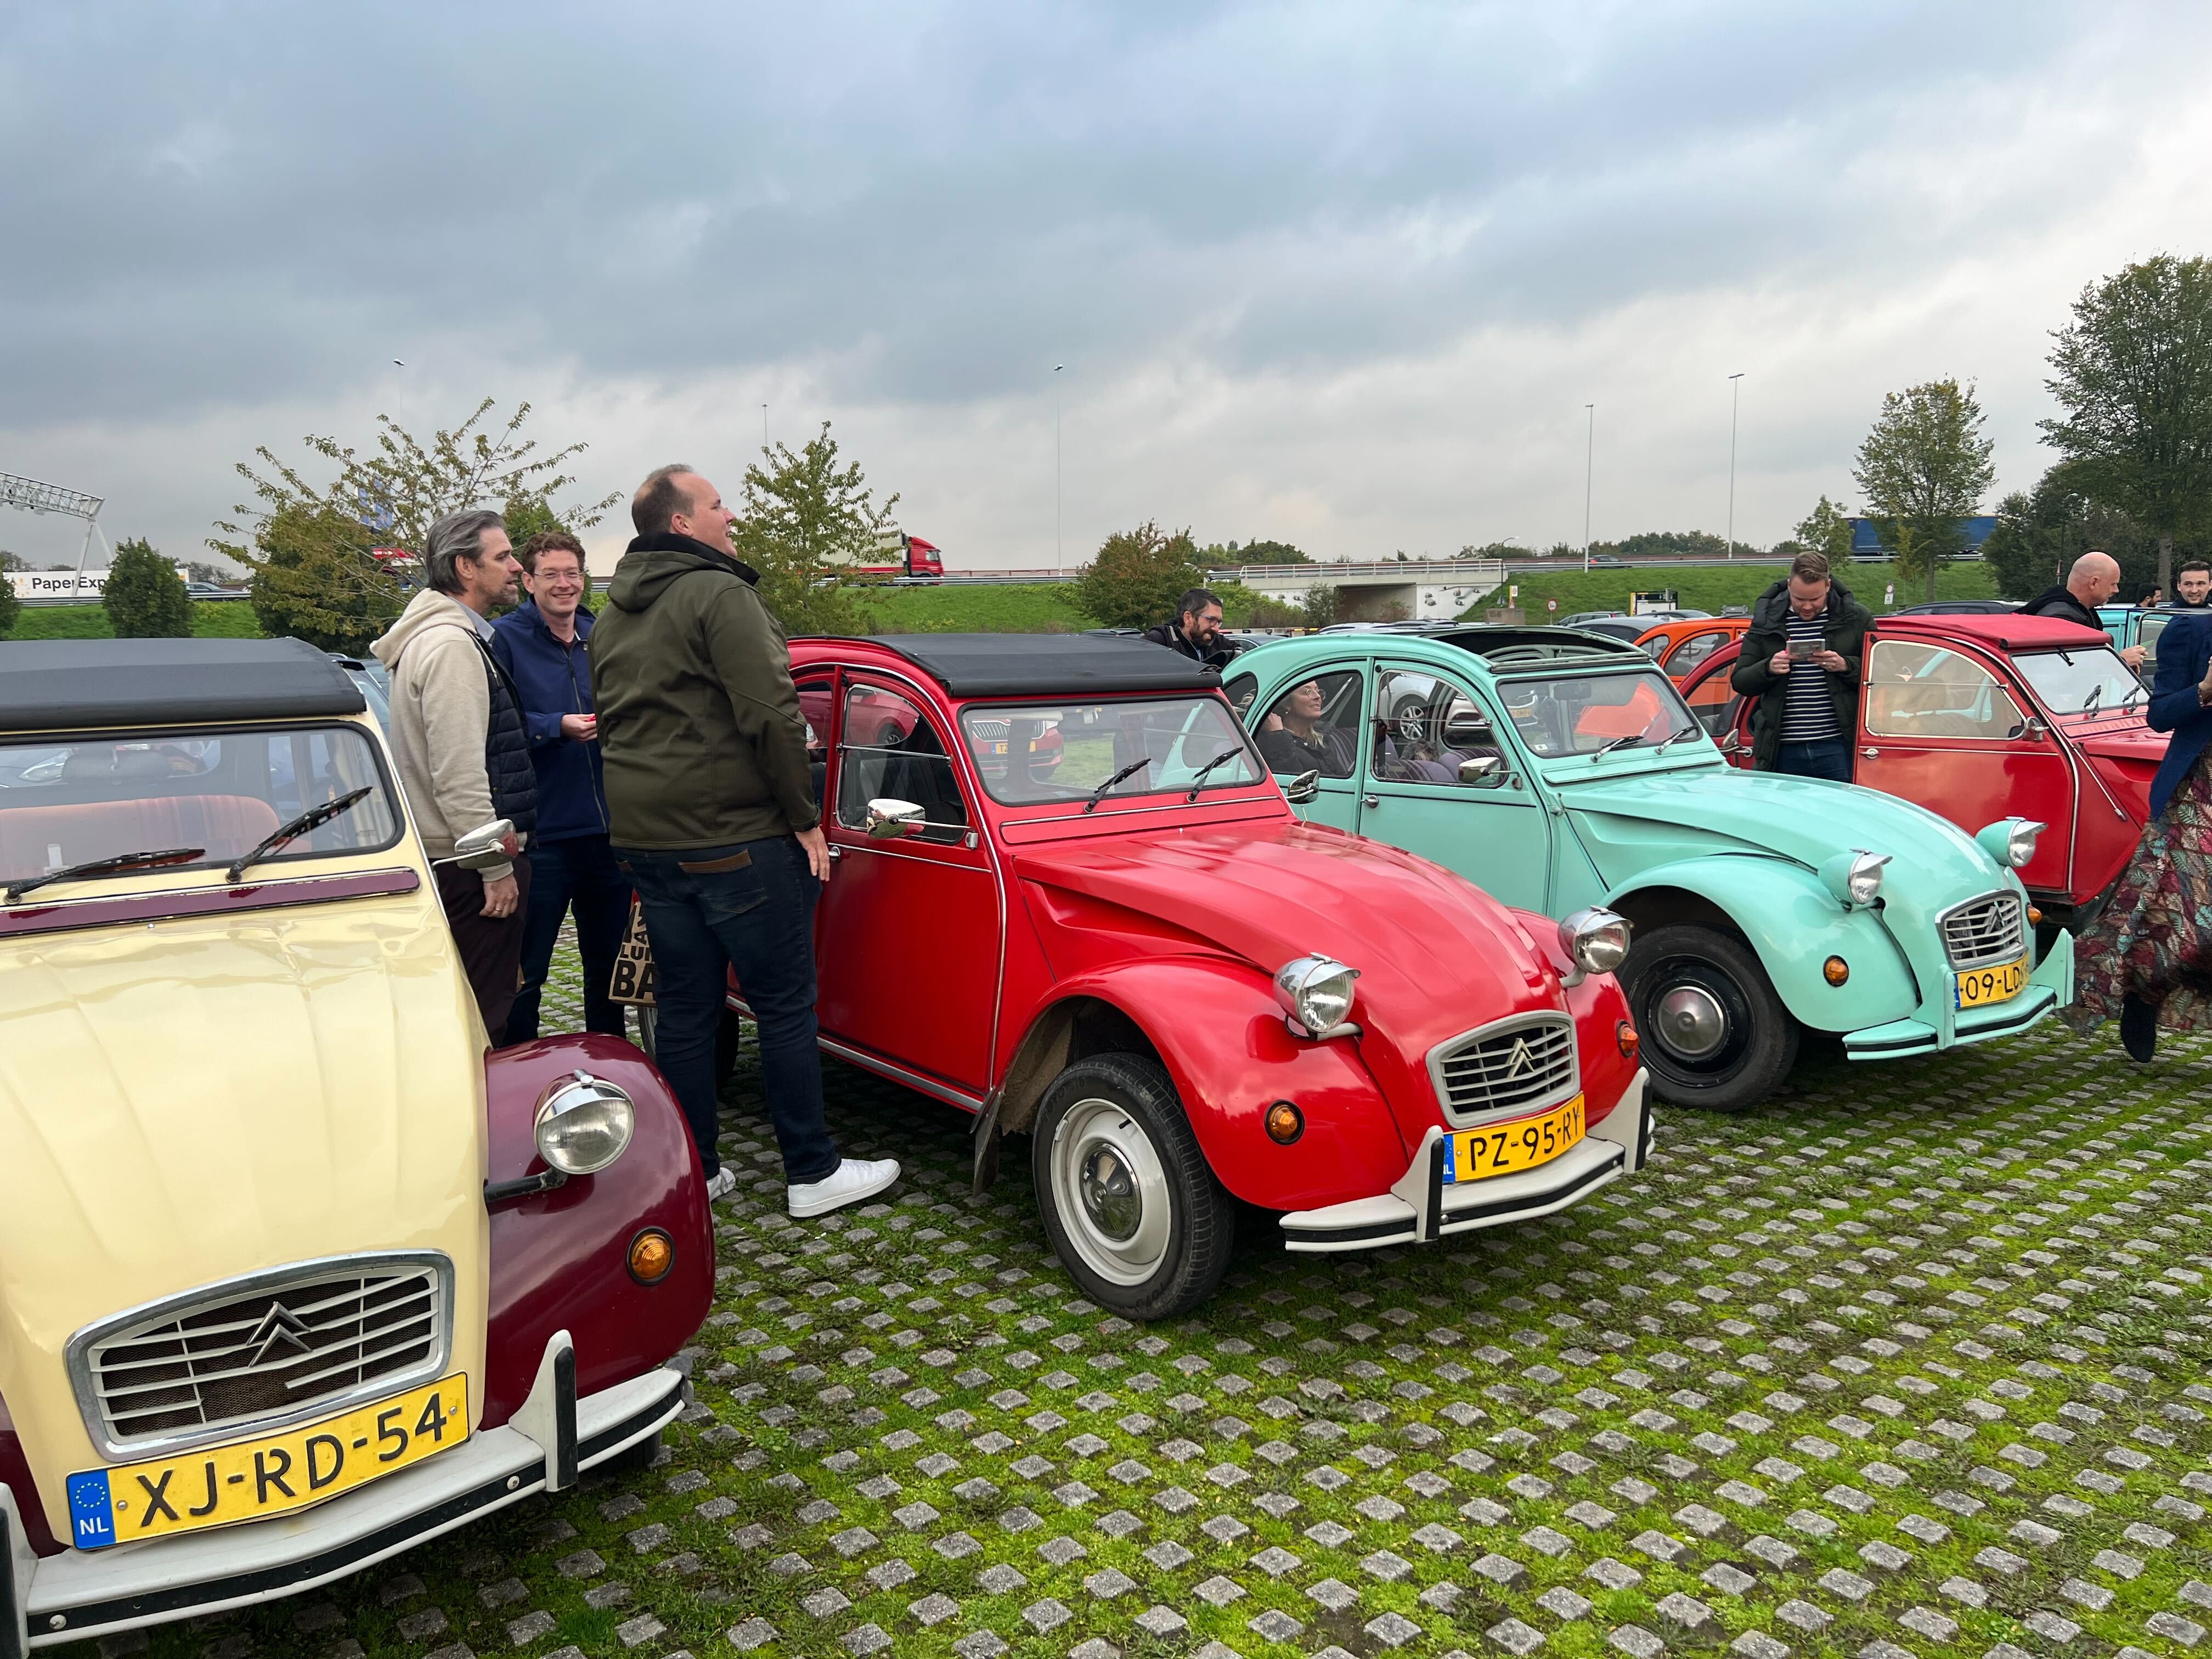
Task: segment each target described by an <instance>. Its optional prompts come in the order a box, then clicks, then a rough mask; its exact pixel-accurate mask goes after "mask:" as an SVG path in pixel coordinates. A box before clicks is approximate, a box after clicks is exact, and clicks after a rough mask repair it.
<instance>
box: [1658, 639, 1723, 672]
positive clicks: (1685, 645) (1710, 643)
mask: <svg viewBox="0 0 2212 1659" xmlns="http://www.w3.org/2000/svg"><path fill="white" fill-rule="evenodd" d="M1727 638H1728V635H1725V634H1722V633H1718V632H1711V631H1709V632H1706V633H1703V634H1692V635H1690V637H1689V638H1688V639H1686V640H1684V641H1682V648H1681V649H1680V650H1679V651H1677V652H1676V653H1674V655H1673V656H1671V657H1669V658H1668V659H1667V671H1668V673H1669V674H1672V675H1674V677H1675V678H1678V679H1679V678H1681V676H1683V675H1685V674H1686V673H1688V672H1689V671H1691V670H1692V668H1695V667H1696V666H1697V665H1699V663H1701V662H1703V661H1704V660H1705V659H1706V658H1708V657H1710V656H1711V655H1712V654H1713V653H1714V652H1716V651H1717V650H1719V649H1720V647H1721V643H1722V641H1724V640H1726V639H1727Z"/></svg>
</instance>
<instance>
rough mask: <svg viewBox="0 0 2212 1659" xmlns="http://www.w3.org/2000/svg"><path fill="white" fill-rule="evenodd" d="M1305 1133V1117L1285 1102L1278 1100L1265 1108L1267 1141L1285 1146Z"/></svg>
mask: <svg viewBox="0 0 2212 1659" xmlns="http://www.w3.org/2000/svg"><path fill="white" fill-rule="evenodd" d="M1305 1132H1306V1117H1305V1114H1304V1112H1301V1111H1300V1110H1299V1109H1297V1107H1295V1106H1293V1105H1291V1103H1290V1102H1289V1101H1287V1100H1279V1101H1277V1102H1276V1103H1274V1104H1273V1105H1272V1106H1270V1107H1269V1108H1267V1139H1270V1140H1272V1141H1273V1142H1274V1143H1275V1144H1276V1145H1277V1146H1289V1145H1290V1144H1291V1142H1292V1141H1294V1140H1296V1139H1297V1138H1298V1137H1299V1136H1300V1135H1302V1134H1304V1133H1305Z"/></svg>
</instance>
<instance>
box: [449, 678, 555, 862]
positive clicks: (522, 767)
mask: <svg viewBox="0 0 2212 1659" xmlns="http://www.w3.org/2000/svg"><path fill="white" fill-rule="evenodd" d="M477 650H478V651H479V652H481V653H483V660H484V677H485V678H486V679H487V680H488V681H489V684H490V686H491V720H490V721H489V724H488V725H487V726H486V727H485V729H484V776H485V778H486V779H487V780H488V781H489V782H490V784H491V810H492V811H493V812H494V813H495V814H496V815H497V816H498V817H503V818H508V819H511V820H513V824H514V827H515V828H516V829H519V830H520V831H521V832H522V833H523V834H525V835H527V834H529V833H530V831H532V829H536V828H537V827H538V771H537V769H536V768H535V767H533V766H532V765H531V763H530V734H529V732H526V731H525V730H524V729H523V725H522V698H521V696H520V694H519V693H518V692H517V691H516V690H515V689H514V682H513V680H511V679H509V678H507V671H506V670H505V669H503V668H501V666H500V665H499V659H498V658H496V657H495V656H493V655H492V653H491V652H490V650H489V648H487V647H486V646H485V645H484V642H483V640H482V639H478V640H477ZM463 827H464V828H466V827H468V826H463Z"/></svg>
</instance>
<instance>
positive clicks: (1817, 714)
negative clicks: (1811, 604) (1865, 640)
mask: <svg viewBox="0 0 2212 1659" xmlns="http://www.w3.org/2000/svg"><path fill="white" fill-rule="evenodd" d="M1783 621H1784V625H1785V626H1786V627H1787V629H1789V636H1790V640H1791V641H1793V642H1794V641H1798V640H1806V641H1811V644H1812V647H1813V649H1814V650H1815V651H1825V650H1826V649H1827V648H1828V641H1827V637H1826V630H1827V625H1828V612H1827V610H1826V607H1825V606H1823V607H1822V609H1821V611H1820V615H1819V616H1817V617H1801V616H1799V615H1798V614H1797V612H1796V610H1795V609H1792V610H1791V611H1789V613H1788V614H1787V615H1786V616H1784V618H1783ZM1802 648H1803V647H1800V649H1802ZM1843 735H1844V732H1843V728H1842V727H1841V726H1838V725H1837V724H1836V701H1835V697H1834V695H1833V694H1832V692H1831V691H1830V690H1829V689H1828V671H1827V670H1826V669H1825V668H1823V667H1821V666H1820V664H1818V663H1816V662H1814V660H1812V659H1811V658H1809V657H1807V658H1801V659H1798V660H1797V661H1796V662H1793V663H1791V664H1790V692H1789V701H1788V702H1785V703H1784V704H1783V706H1782V741H1783V742H1784V743H1822V742H1826V741H1827V740H1829V739H1831V738H1840V737H1842V736H1843Z"/></svg>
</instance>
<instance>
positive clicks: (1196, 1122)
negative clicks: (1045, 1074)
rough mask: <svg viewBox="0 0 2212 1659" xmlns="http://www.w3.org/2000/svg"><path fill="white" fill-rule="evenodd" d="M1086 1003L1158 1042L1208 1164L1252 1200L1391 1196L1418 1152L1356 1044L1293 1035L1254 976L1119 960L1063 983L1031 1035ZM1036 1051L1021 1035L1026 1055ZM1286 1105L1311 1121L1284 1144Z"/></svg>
mask: <svg viewBox="0 0 2212 1659" xmlns="http://www.w3.org/2000/svg"><path fill="white" fill-rule="evenodd" d="M1086 998H1087V999H1095V1000H1097V1001H1100V1002H1103V1003H1106V1004H1108V1005H1109V1006H1112V1007H1114V1008H1115V1009H1118V1010H1119V1011H1120V1012H1121V1013H1122V1014H1123V1015H1124V1016H1126V1017H1127V1018H1128V1019H1130V1020H1131V1021H1133V1023H1134V1024H1136V1025H1137V1027H1138V1028H1139V1030H1141V1031H1142V1032H1143V1033H1144V1035H1145V1036H1146V1039H1147V1040H1149V1041H1150V1042H1151V1043H1152V1047H1153V1048H1155V1049H1156V1050H1157V1051H1158V1054H1159V1057H1160V1060H1161V1063H1162V1064H1164V1066H1166V1067H1167V1072H1168V1076H1169V1078H1170V1080H1171V1081H1172V1082H1173V1083H1174V1084H1175V1087H1176V1095H1177V1096H1178V1097H1181V1099H1182V1109H1183V1114H1184V1115H1185V1116H1186V1117H1188V1119H1189V1120H1190V1125H1191V1127H1192V1129H1193V1130H1194V1132H1195V1133H1196V1134H1197V1136H1198V1144H1199V1147H1200V1150H1201V1151H1203V1152H1205V1154H1206V1162H1207V1163H1208V1164H1211V1165H1212V1169H1213V1173H1214V1175H1215V1176H1216V1177H1217V1178H1218V1180H1219V1181H1220V1182H1221V1184H1222V1185H1223V1186H1225V1187H1226V1188H1228V1189H1229V1190H1230V1191H1231V1192H1232V1193H1234V1194H1236V1195H1237V1197H1238V1198H1241V1199H1243V1200H1244V1201H1245V1202H1246V1203H1248V1204H1256V1205H1259V1206H1261V1207H1262V1208H1265V1209H1270V1210H1305V1209H1315V1208H1319V1207H1321V1206H1325V1205H1329V1204H1335V1203H1340V1202H1342V1201H1344V1200H1347V1199H1352V1198H1365V1197H1368V1196H1370V1194H1375V1193H1380V1192H1386V1191H1388V1190H1389V1186H1390V1183H1391V1182H1394V1181H1395V1180H1397V1179H1398V1177H1399V1176H1401V1175H1403V1174H1404V1173H1405V1171H1406V1165H1407V1160H1408V1159H1410V1158H1411V1157H1412V1156H1413V1154H1412V1152H1411V1151H1410V1150H1409V1149H1408V1148H1407V1146H1406V1144H1405V1140H1404V1139H1403V1138H1402V1137H1401V1135H1400V1133H1399V1132H1398V1127H1397V1124H1396V1122H1395V1120H1394V1119H1393V1118H1392V1116H1391V1114H1390V1109H1389V1105H1388V1103H1386V1102H1385V1101H1384V1099H1383V1091H1382V1090H1381V1089H1380V1088H1379V1087H1378V1086H1377V1085H1376V1082H1375V1079H1374V1078H1373V1077H1372V1076H1370V1074H1369V1073H1368V1071H1367V1068H1366V1066H1364V1064H1363V1063H1362V1062H1361V1060H1360V1058H1359V1052H1358V1046H1357V1042H1358V1040H1357V1039H1356V1038H1353V1037H1349V1036H1344V1037H1334V1038H1332V1039H1330V1040H1329V1041H1328V1042H1314V1041H1312V1040H1311V1039H1310V1038H1306V1037H1298V1036H1292V1035H1291V1032H1290V1030H1289V1028H1288V1026H1287V1025H1286V1024H1285V1022H1284V1018H1283V1012H1282V1010H1281V1009H1280V1008H1279V1007H1277V1006H1276V1005H1275V998H1274V993H1273V990H1272V989H1271V988H1270V987H1269V985H1268V982H1267V979H1266V977H1265V976H1264V975H1261V974H1260V973H1258V972H1257V971H1256V970H1255V969H1251V968H1248V967H1245V966H1243V965H1242V964H1239V963H1228V962H1222V961H1218V960H1208V959H1206V958H1204V957H1165V958H1163V957H1151V958H1147V959H1141V960H1137V961H1132V962H1127V963H1117V964H1115V965H1114V966H1112V967H1109V968H1103V969H1099V970H1098V971H1097V972H1096V973H1091V974H1085V975H1079V976H1078V977H1075V978H1072V979H1067V980H1063V981H1060V983H1058V984H1057V985H1055V986H1054V987H1053V994H1052V998H1051V1000H1050V1002H1049V1003H1048V1005H1047V1006H1043V1007H1041V1008H1039V1009H1038V1010H1037V1011H1036V1012H1035V1013H1034V1014H1033V1015H1032V1016H1031V1018H1030V1022H1029V1029H1030V1030H1032V1031H1035V1030H1038V1029H1039V1028H1040V1027H1042V1025H1044V1024H1047V1023H1048V1022H1049V1021H1051V1020H1052V1019H1053V1018H1054V1013H1055V1011H1056V1010H1058V1009H1060V1008H1061V1007H1063V1006H1065V1005H1066V1004H1067V1003H1068V1002H1070V1001H1071V1000H1081V999H1086ZM1022 1048H1023V1050H1024V1051H1026V1050H1027V1049H1028V1048H1030V1042H1029V1039H1028V1038H1027V1037H1025V1038H1024V1042H1023V1044H1022ZM1049 1083H1050V1079H1042V1085H1043V1086H1047V1087H1048V1086H1049ZM1279 1100H1287V1101H1290V1102H1291V1103H1293V1104H1295V1105H1296V1106H1297V1108H1298V1109H1299V1110H1300V1111H1301V1112H1302V1113H1304V1116H1305V1132H1304V1133H1303V1134H1302V1135H1301V1136H1300V1137H1299V1138H1298V1139H1297V1140H1296V1141H1294V1142H1292V1143H1291V1145H1290V1146H1278V1145H1277V1144H1276V1143H1275V1142H1274V1141H1273V1140H1271V1139H1268V1138H1267V1131H1266V1129H1265V1128H1264V1127H1262V1120H1263V1119H1264V1118H1265V1116H1266V1114H1267V1108H1268V1107H1269V1106H1271V1105H1273V1103H1275V1102H1276V1101H1279Z"/></svg>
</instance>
